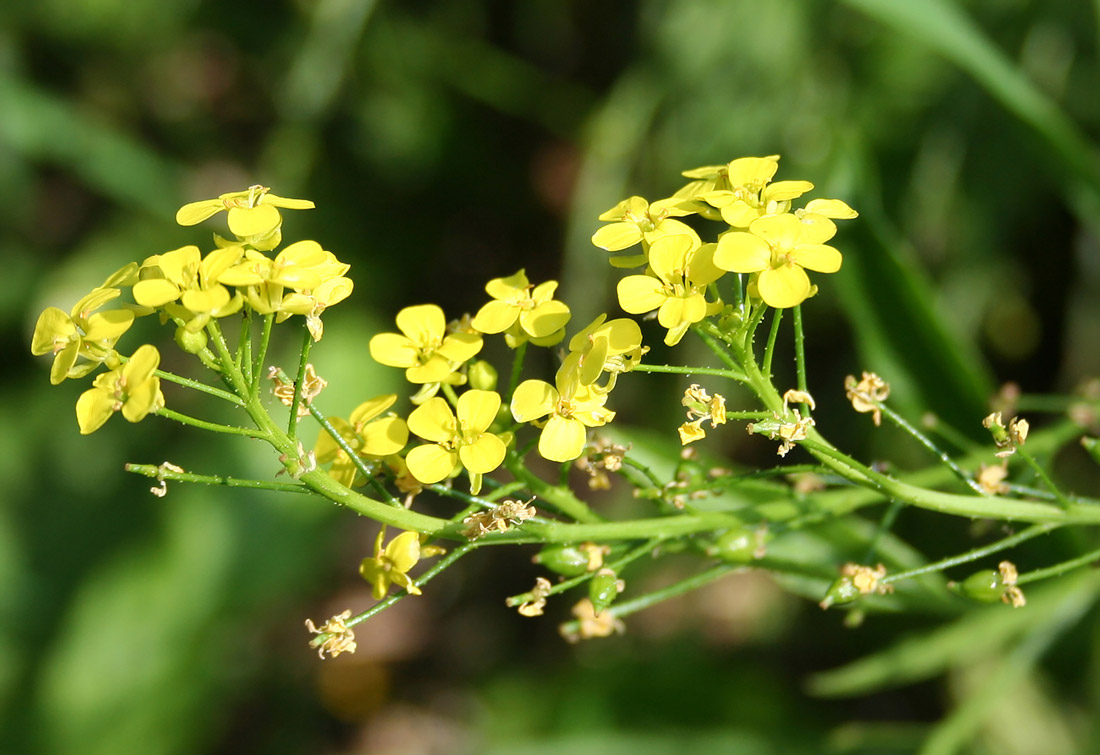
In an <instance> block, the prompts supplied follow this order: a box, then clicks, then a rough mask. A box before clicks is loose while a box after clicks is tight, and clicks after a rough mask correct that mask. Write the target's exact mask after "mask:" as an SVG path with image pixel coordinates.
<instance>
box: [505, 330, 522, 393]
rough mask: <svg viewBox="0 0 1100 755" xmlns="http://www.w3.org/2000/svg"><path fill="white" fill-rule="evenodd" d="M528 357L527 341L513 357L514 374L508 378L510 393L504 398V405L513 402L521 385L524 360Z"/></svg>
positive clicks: (518, 347)
mask: <svg viewBox="0 0 1100 755" xmlns="http://www.w3.org/2000/svg"><path fill="white" fill-rule="evenodd" d="M526 355H527V341H524V342H523V343H521V344H520V345H519V346H517V347H516V353H515V354H513V355H512V374H511V376H510V377H509V378H508V393H507V394H506V395H505V397H504V403H505V404H507V403H509V402H510V401H511V400H512V394H513V393H515V392H516V386H518V385H519V376H520V374H521V373H522V372H523V359H524V357H525V356H526Z"/></svg>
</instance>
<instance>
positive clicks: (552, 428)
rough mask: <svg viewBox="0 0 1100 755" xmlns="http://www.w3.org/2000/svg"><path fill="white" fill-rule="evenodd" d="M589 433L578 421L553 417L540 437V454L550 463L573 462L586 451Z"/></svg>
mask: <svg viewBox="0 0 1100 755" xmlns="http://www.w3.org/2000/svg"><path fill="white" fill-rule="evenodd" d="M587 437H588V431H587V429H586V428H585V426H584V425H583V424H581V423H580V422H579V421H578V420H575V419H571V418H566V417H559V416H557V415H555V416H553V417H551V418H550V419H549V421H547V423H546V427H544V428H543V429H542V435H541V436H539V454H540V455H541V456H542V458H544V459H548V460H549V461H562V462H564V461H572V460H573V459H575V458H577V457H578V456H580V455H581V452H582V451H584V443H585V440H587Z"/></svg>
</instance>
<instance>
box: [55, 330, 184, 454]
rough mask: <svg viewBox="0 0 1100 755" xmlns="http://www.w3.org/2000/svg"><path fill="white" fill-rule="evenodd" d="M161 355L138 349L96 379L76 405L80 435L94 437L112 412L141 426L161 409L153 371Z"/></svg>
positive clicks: (150, 349)
mask: <svg viewBox="0 0 1100 755" xmlns="http://www.w3.org/2000/svg"><path fill="white" fill-rule="evenodd" d="M159 365H160V352H159V351H157V349H156V347H155V346H150V345H148V344H146V345H144V346H141V347H140V348H138V350H137V351H135V352H134V354H133V356H131V357H130V358H129V359H128V360H127V361H126V362H125V363H124V364H122V365H120V366H118V367H116V368H114V369H113V370H111V371H110V372H105V373H103V374H102V375H99V376H98V377H96V379H95V381H93V382H92V387H91V388H89V389H88V390H86V391H84V393H82V394H80V398H79V399H77V401H76V421H77V424H79V425H80V433H81V435H88V434H90V433H94V432H95V431H96V430H98V429H99V428H101V427H103V423H104V422H106V421H107V420H108V419H110V418H111V415H112V414H114V413H115V412H118V411H121V412H122V416H123V417H125V418H126V419H127V420H128V421H130V422H140V421H141V420H143V419H145V417H146V415H148V414H149V413H151V412H155V411H156V410H157V409H160V408H161V407H163V406H164V395H163V394H162V393H161V392H160V378H159V377H157V376H156V369H157V367H158V366H159Z"/></svg>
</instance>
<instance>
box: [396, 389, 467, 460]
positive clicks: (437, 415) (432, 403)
mask: <svg viewBox="0 0 1100 755" xmlns="http://www.w3.org/2000/svg"><path fill="white" fill-rule="evenodd" d="M408 422H409V430H411V431H412V432H414V433H416V434H417V435H419V436H420V437H421V438H423V439H424V440H431V441H435V442H436V443H445V442H447V441H449V440H451V439H452V438H454V437H455V433H456V432H457V427H456V421H455V415H454V414H453V413H452V412H451V407H450V405H449V404H448V403H447V402H446V401H445V400H444V399H442V398H440V397H439V396H434V397H432V398H430V399H428V400H427V401H425V402H424V403H423V404H421V405H420V406H418V407H416V408H415V409H413V410H412V413H410V414H409V420H408ZM417 479H420V478H419V477H418V478H417ZM440 479H442V478H440Z"/></svg>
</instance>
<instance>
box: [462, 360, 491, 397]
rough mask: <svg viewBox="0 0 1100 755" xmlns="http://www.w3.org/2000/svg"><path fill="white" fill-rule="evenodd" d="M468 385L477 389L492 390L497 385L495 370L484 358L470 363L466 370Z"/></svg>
mask: <svg viewBox="0 0 1100 755" xmlns="http://www.w3.org/2000/svg"><path fill="white" fill-rule="evenodd" d="M466 378H467V379H468V380H469V381H470V387H471V388H474V389H477V390H479V391H494V390H496V387H497V371H496V368H495V367H493V365H491V364H489V363H488V362H486V361H485V360H484V359H478V360H477V361H476V362H474V363H472V364H471V365H470V367H469V369H468V370H467V372H466Z"/></svg>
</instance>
